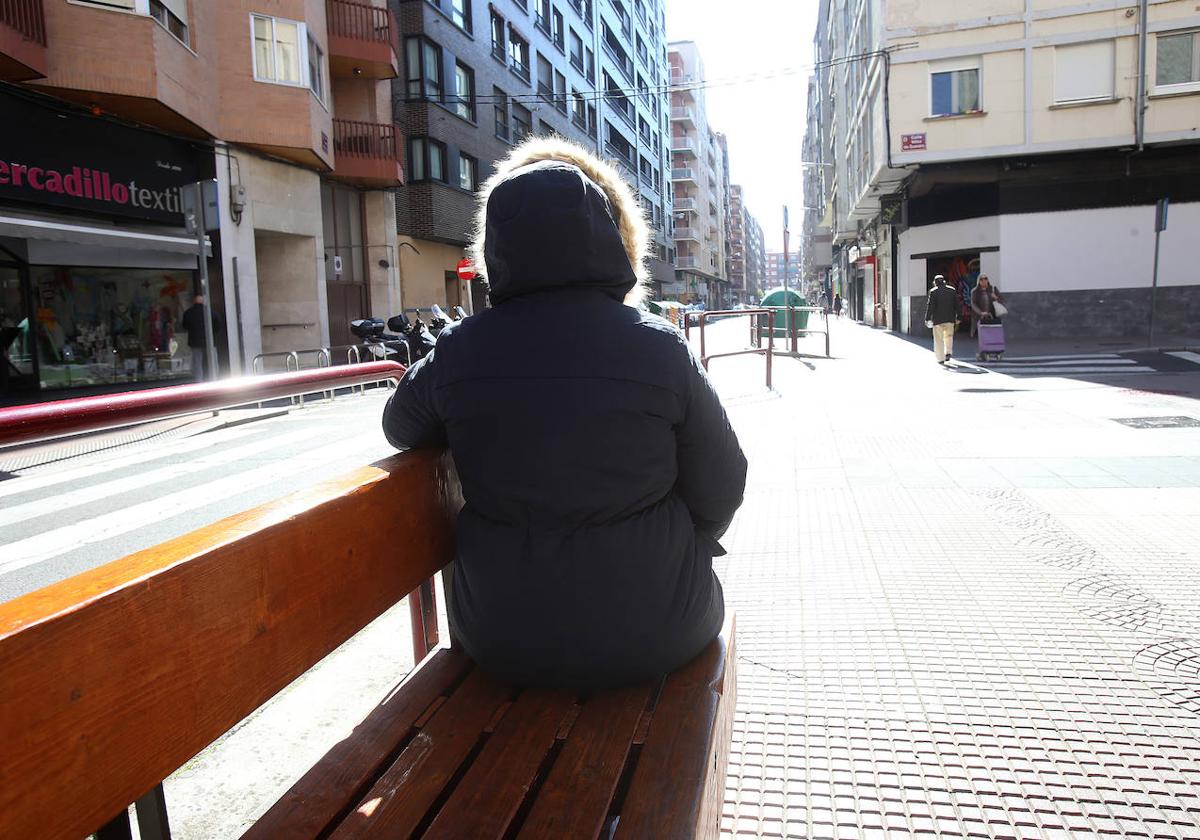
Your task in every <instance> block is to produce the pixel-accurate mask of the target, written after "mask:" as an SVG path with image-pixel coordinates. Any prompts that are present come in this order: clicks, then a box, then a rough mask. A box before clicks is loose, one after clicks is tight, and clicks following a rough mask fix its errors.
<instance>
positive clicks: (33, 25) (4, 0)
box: [0, 0, 46, 47]
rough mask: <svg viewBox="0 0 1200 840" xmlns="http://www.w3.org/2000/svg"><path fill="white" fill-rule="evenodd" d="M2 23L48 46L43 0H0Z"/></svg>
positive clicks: (0, 19)
mask: <svg viewBox="0 0 1200 840" xmlns="http://www.w3.org/2000/svg"><path fill="white" fill-rule="evenodd" d="M0 23H5V24H8V25H9V26H10V27H12V28H13V29H15V30H17V31H18V32H20V33H21V34H22V35H24V36H25V37H26V38H28V39H29V40H30V41H34V42H36V43H38V44H41V45H42V46H43V47H44V46H46V13H45V11H44V10H43V9H42V0H0Z"/></svg>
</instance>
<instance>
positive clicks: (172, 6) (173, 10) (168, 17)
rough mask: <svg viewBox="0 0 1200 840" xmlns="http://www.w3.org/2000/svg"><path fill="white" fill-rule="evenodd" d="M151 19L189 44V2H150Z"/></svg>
mask: <svg viewBox="0 0 1200 840" xmlns="http://www.w3.org/2000/svg"><path fill="white" fill-rule="evenodd" d="M121 5H124V4H121ZM150 17H152V18H154V19H155V20H156V21H158V22H159V23H161V24H162V25H163V28H164V29H166V30H167V31H168V32H170V33H171V34H172V35H174V36H175V37H176V38H178V39H179V40H180V41H183V43H185V44H186V43H187V42H188V27H187V21H188V16H187V0H150Z"/></svg>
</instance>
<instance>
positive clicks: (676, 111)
mask: <svg viewBox="0 0 1200 840" xmlns="http://www.w3.org/2000/svg"><path fill="white" fill-rule="evenodd" d="M671 119H672V120H681V121H683V122H690V123H695V122H696V110H695V109H694V108H687V107H683V106H679V105H676V106H675V107H673V108H672V109H671Z"/></svg>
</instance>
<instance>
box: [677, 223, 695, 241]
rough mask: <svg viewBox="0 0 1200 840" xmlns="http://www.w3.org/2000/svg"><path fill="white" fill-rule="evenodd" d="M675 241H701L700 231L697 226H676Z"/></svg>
mask: <svg viewBox="0 0 1200 840" xmlns="http://www.w3.org/2000/svg"><path fill="white" fill-rule="evenodd" d="M675 241H676V242H699V241H700V231H698V230H696V228H690V227H677V228H675Z"/></svg>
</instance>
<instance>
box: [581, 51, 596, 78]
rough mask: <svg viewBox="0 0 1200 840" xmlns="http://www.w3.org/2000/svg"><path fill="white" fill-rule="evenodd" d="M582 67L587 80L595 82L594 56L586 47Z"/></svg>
mask: <svg viewBox="0 0 1200 840" xmlns="http://www.w3.org/2000/svg"><path fill="white" fill-rule="evenodd" d="M583 66H584V69H585V70H587V80H588V81H589V82H594V81H596V54H595V53H594V52H592V48H591V47H587V48H585V49H584V51H583Z"/></svg>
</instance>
